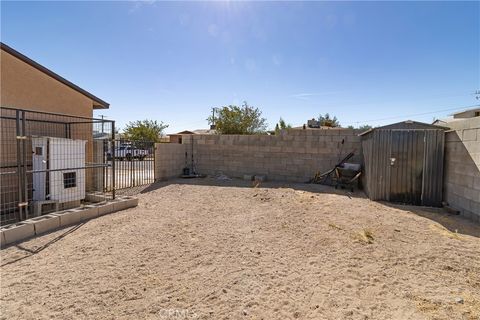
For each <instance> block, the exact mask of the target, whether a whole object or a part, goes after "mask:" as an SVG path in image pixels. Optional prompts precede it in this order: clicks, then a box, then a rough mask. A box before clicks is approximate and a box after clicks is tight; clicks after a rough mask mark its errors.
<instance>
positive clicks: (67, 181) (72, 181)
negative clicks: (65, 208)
mask: <svg viewBox="0 0 480 320" xmlns="http://www.w3.org/2000/svg"><path fill="white" fill-rule="evenodd" d="M76 186H77V173H76V172H65V173H64V174H63V187H64V188H65V189H68V188H75V187H76Z"/></svg>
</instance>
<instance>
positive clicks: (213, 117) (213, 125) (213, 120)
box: [210, 107, 217, 130]
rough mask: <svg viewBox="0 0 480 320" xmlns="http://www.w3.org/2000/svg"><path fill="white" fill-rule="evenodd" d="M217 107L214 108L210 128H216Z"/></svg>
mask: <svg viewBox="0 0 480 320" xmlns="http://www.w3.org/2000/svg"><path fill="white" fill-rule="evenodd" d="M216 109H217V108H215V107H213V108H212V124H211V125H210V130H215V110H216Z"/></svg>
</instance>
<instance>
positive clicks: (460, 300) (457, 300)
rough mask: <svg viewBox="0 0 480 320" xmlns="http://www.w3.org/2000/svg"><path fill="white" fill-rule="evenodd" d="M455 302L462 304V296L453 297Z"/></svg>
mask: <svg viewBox="0 0 480 320" xmlns="http://www.w3.org/2000/svg"><path fill="white" fill-rule="evenodd" d="M455 302H456V303H461V304H463V298H461V297H456V298H455Z"/></svg>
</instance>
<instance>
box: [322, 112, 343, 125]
mask: <svg viewBox="0 0 480 320" xmlns="http://www.w3.org/2000/svg"><path fill="white" fill-rule="evenodd" d="M318 121H320V125H321V126H322V127H340V123H339V122H338V119H337V117H335V116H333V118H332V117H330V114H328V113H325V115H323V116H322V115H319V116H318Z"/></svg>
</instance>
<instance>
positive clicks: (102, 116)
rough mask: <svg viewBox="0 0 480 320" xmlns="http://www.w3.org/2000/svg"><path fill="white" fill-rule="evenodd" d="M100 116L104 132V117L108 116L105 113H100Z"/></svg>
mask: <svg viewBox="0 0 480 320" xmlns="http://www.w3.org/2000/svg"><path fill="white" fill-rule="evenodd" d="M100 118H102V133H103V131H104V124H105V123H104V122H103V119H104V118H106V117H105V116H104V115H103V114H101V115H100Z"/></svg>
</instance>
